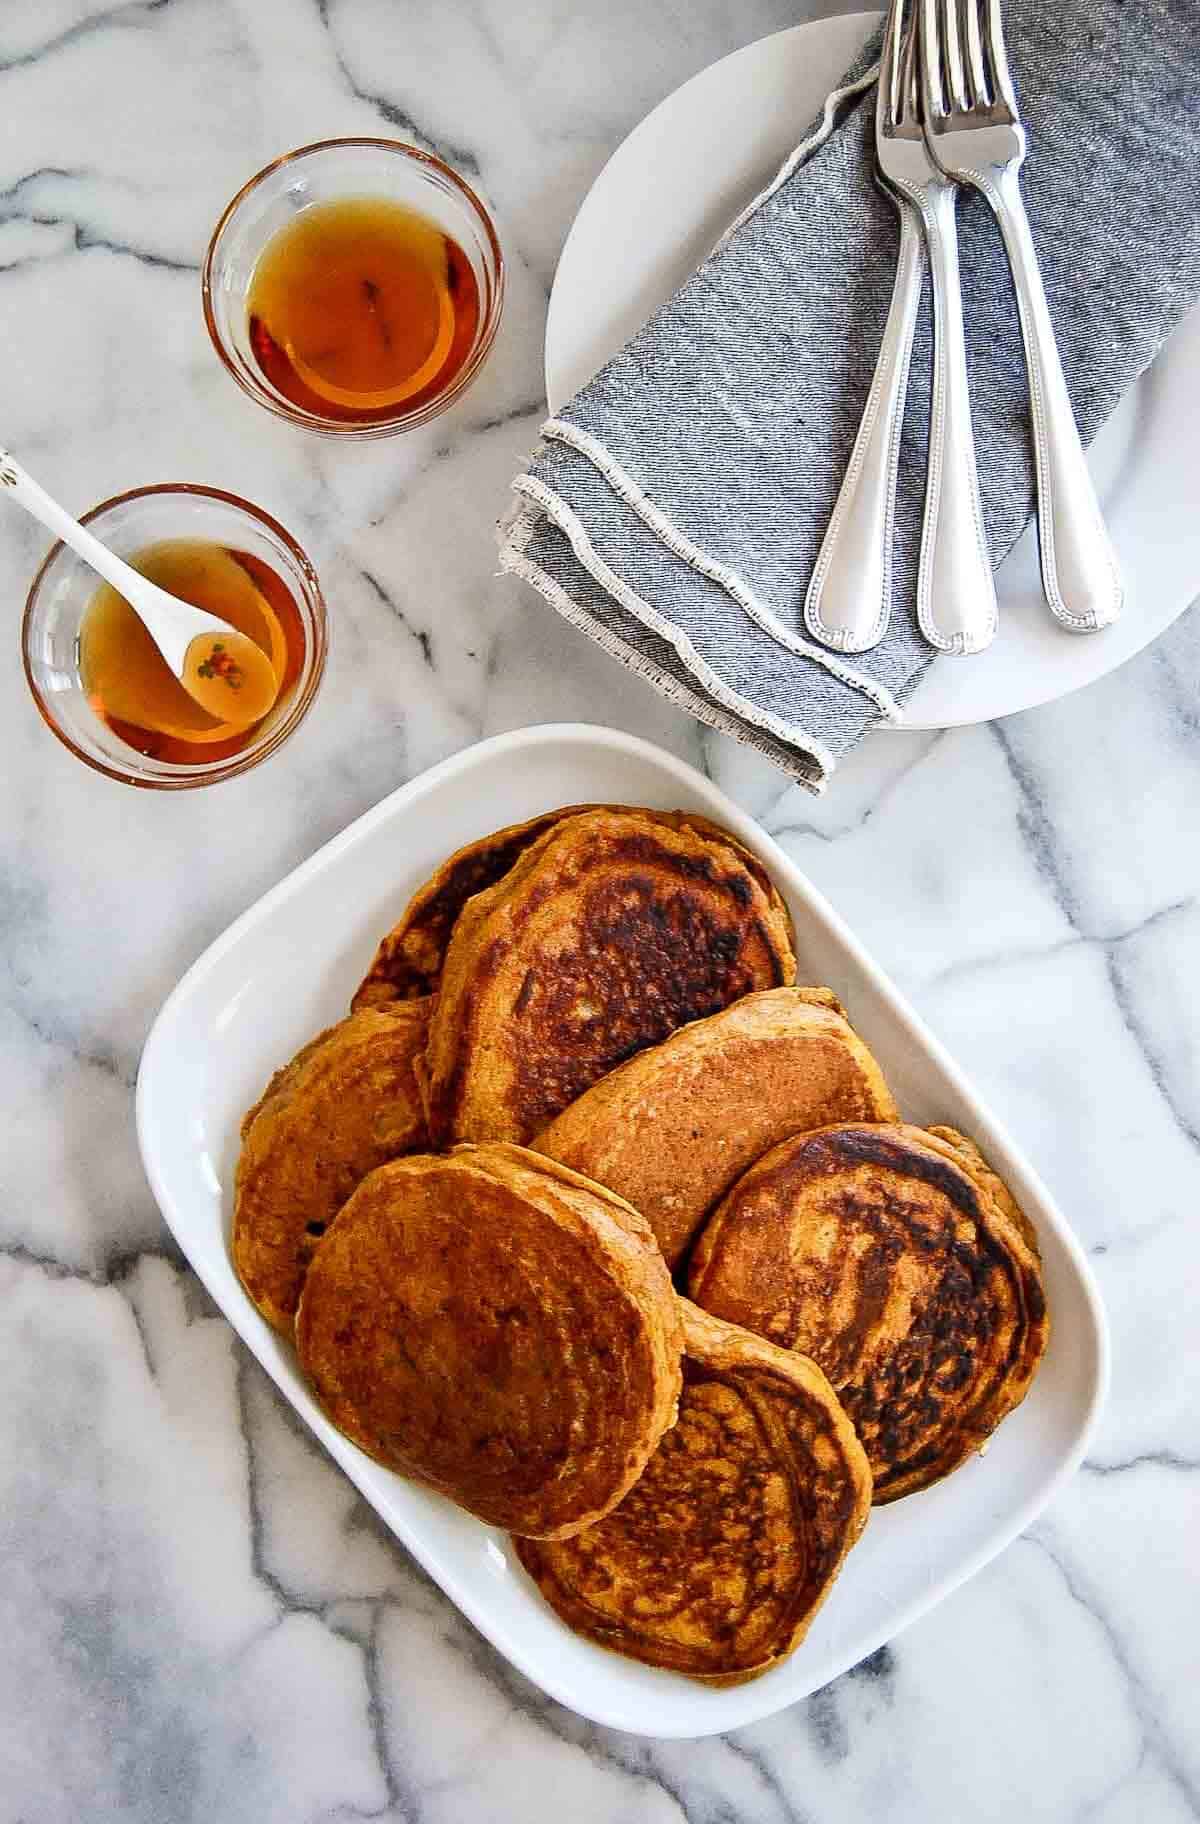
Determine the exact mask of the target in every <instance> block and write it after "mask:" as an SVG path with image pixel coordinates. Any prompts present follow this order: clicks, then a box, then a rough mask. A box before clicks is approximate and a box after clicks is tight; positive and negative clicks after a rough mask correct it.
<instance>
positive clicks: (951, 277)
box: [914, 182, 996, 654]
mask: <svg viewBox="0 0 1200 1824" xmlns="http://www.w3.org/2000/svg"><path fill="white" fill-rule="evenodd" d="M957 196H958V189H957V186H956V185H954V184H951V183H945V182H938V183H930V184H927V185H924V186H922V187H921V188H920V189H919V190H917V191H914V197H915V200H916V201H917V203H918V207H919V208H920V211H921V220H922V224H923V226H924V229H925V239H926V242H927V243H928V246H929V267H930V273H931V276H932V280H933V399H932V406H931V410H930V421H929V469H928V474H927V476H926V480H925V517H924V521H923V523H922V526H921V553H920V558H919V560H918V566H917V620H918V623H919V625H920V628H921V632H922V633H923V634H924V635H925V638H926V639H927V640H928V641H929V643H930V645H931V646H936V647H937V649H938V651H939V652H949V653H956V654H965V653H970V652H982V650H983V648H984V647H985V646H987V645H988V644H990V642H991V640H992V638H993V636H994V635H995V632H996V586H995V583H994V582H993V580H992V565H991V559H990V558H989V556H988V545H987V533H986V531H985V530H984V524H983V507H982V505H981V503H980V499H979V476H978V473H977V471H976V467H975V437H974V433H973V431H972V429H971V395H970V392H969V390H968V386H967V355H966V345H965V342H964V339H963V318H962V291H961V289H960V286H959V277H958V226H957V221H956V216H955V209H956V203H957Z"/></svg>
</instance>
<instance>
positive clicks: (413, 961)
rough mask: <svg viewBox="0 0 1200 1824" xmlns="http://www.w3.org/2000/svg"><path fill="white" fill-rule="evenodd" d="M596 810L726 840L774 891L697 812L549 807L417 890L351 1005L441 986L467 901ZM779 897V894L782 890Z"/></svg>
mask: <svg viewBox="0 0 1200 1824" xmlns="http://www.w3.org/2000/svg"><path fill="white" fill-rule="evenodd" d="M594 810H625V811H627V813H628V814H629V815H633V816H638V817H644V818H646V819H647V820H648V821H650V822H656V823H664V824H667V825H669V826H670V827H672V828H678V827H680V826H681V825H683V824H687V825H688V826H689V827H690V828H692V829H696V830H700V831H701V832H702V833H704V834H705V835H709V836H712V837H714V838H716V839H717V840H719V841H721V842H725V843H727V844H728V845H729V846H730V847H731V848H733V849H735V850H736V851H737V853H738V854H739V855H740V856H741V857H742V859H743V861H744V862H745V863H746V865H747V867H748V868H749V869H750V871H751V873H753V874H754V875H755V878H756V879H757V880H758V882H759V884H760V886H761V887H762V889H763V891H764V892H765V893H766V894H768V896H770V895H773V894H774V891H775V890H774V887H773V885H772V882H771V879H770V876H769V875H768V873H767V871H766V869H765V868H764V867H763V865H762V863H761V862H760V861H759V859H758V857H757V856H756V855H754V854H752V853H751V851H750V850H749V849H746V848H744V847H743V846H742V845H741V843H739V842H738V841H737V839H736V838H735V837H733V836H731V835H730V834H729V832H728V831H727V830H724V829H722V828H721V827H720V825H719V824H715V823H713V822H711V821H710V820H709V819H708V818H707V817H702V816H700V815H699V813H698V812H695V811H650V810H643V809H640V808H636V807H635V808H632V809H631V808H630V807H626V806H621V805H594V804H565V805H561V806H560V807H559V808H558V809H557V810H553V811H544V812H543V813H542V815H541V816H540V817H532V818H530V820H529V821H528V822H527V823H514V824H509V825H508V827H507V828H505V829H503V830H496V831H494V832H493V833H492V834H491V835H490V836H483V837H481V838H480V839H479V840H478V841H477V842H469V843H467V844H466V845H465V847H463V848H461V849H458V850H456V851H455V853H454V854H453V855H451V856H450V857H449V859H448V860H447V861H444V862H443V863H442V865H441V867H440V868H439V869H438V870H437V872H436V874H434V875H433V876H432V878H431V879H430V880H428V881H427V882H426V883H425V885H424V886H423V887H420V888H418V890H417V892H416V893H414V895H413V897H412V898H411V900H410V901H409V903H408V905H407V907H406V908H405V911H404V914H403V916H402V918H401V919H400V921H399V923H398V924H396V925H395V926H393V928H392V930H390V931H389V932H388V934H387V936H386V937H385V938H384V939H383V940H382V942H381V943H380V945H379V948H378V950H377V951H376V952H375V956H374V959H373V961H372V963H371V967H370V969H369V970H368V971H367V974H366V976H365V977H364V978H363V981H362V982H361V983H360V985H359V987H358V989H357V990H356V992H355V995H354V999H353V1001H352V1003H351V1005H352V1007H354V1008H359V1007H379V1006H384V1005H386V1004H387V1003H388V1002H389V1001H395V1000H411V999H414V998H415V997H417V996H419V995H425V994H432V993H434V991H435V990H436V988H437V985H438V981H439V979H440V977H441V973H442V965H443V963H444V961H445V956H446V950H447V948H448V946H449V943H450V937H451V933H452V932H453V930H454V926H455V923H456V921H457V919H458V915H459V913H460V912H461V911H462V909H463V907H464V906H465V905H466V903H467V901H468V899H470V898H472V897H473V896H474V895H475V894H476V893H482V892H483V891H484V890H485V888H487V887H491V886H495V884H496V882H497V881H499V880H503V878H504V876H505V875H506V874H507V873H508V871H509V869H510V868H511V867H512V866H513V865H514V863H515V862H517V861H518V860H519V859H520V857H521V856H522V855H523V854H524V853H525V851H526V849H528V848H530V847H531V846H532V844H533V843H535V842H536V841H537V840H538V838H539V837H540V836H544V835H545V834H546V832H547V830H550V829H553V828H554V827H555V825H557V824H560V823H562V822H563V821H564V820H565V819H566V818H568V817H578V816H581V815H582V814H584V813H586V812H588V811H594ZM776 897H777V896H776Z"/></svg>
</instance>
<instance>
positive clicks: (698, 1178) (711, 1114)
mask: <svg viewBox="0 0 1200 1824" xmlns="http://www.w3.org/2000/svg"><path fill="white" fill-rule="evenodd" d="M832 999H833V996H832V995H830V993H829V990H828V989H811V988H772V989H768V990H767V991H766V992H764V993H762V994H751V995H747V996H746V997H745V999H744V1000H741V1001H736V1002H735V1003H734V1005H733V1006H732V1007H727V1008H725V1009H724V1011H723V1012H721V1013H714V1014H712V1015H711V1016H710V1018H708V1019H707V1020H696V1021H694V1022H693V1024H692V1025H690V1026H684V1027H683V1028H682V1029H681V1030H680V1031H679V1032H674V1033H672V1034H671V1036H670V1038H668V1039H664V1040H663V1042H662V1044H661V1045H655V1046H654V1047H653V1048H652V1049H651V1050H649V1051H643V1052H639V1054H638V1055H637V1057H634V1058H630V1060H629V1062H628V1063H626V1064H622V1065H621V1067H620V1068H619V1069H618V1070H614V1071H610V1072H609V1074H608V1076H606V1077H602V1078H601V1079H600V1081H599V1083H596V1084H594V1085H593V1087H592V1088H591V1089H589V1090H588V1091H587V1092H586V1094H584V1095H582V1096H580V1097H579V1098H578V1100H577V1101H575V1102H572V1103H571V1105H570V1107H569V1108H567V1109H564V1111H563V1113H562V1114H561V1115H559V1117H558V1119H557V1120H556V1121H552V1122H551V1124H550V1126H549V1127H548V1128H547V1129H546V1130H545V1132H544V1133H542V1134H540V1135H539V1137H538V1138H537V1140H536V1141H535V1142H534V1148H535V1151H537V1152H539V1153H545V1154H547V1156H548V1157H549V1158H551V1159H557V1160H558V1161H559V1162H560V1164H562V1165H569V1166H571V1167H572V1168H573V1169H574V1170H575V1171H577V1172H585V1173H586V1174H587V1176H588V1177H589V1178H595V1179H597V1180H598V1181H599V1182H600V1183H601V1184H606V1185H608V1187H609V1189H610V1190H614V1191H616V1192H617V1193H618V1194H619V1195H620V1196H622V1197H625V1198H627V1199H628V1201H629V1202H630V1203H632V1204H633V1206H634V1208H635V1209H638V1210H640V1211H641V1212H642V1215H643V1216H644V1217H645V1218H646V1221H647V1222H648V1223H649V1224H650V1227H651V1228H652V1229H653V1230H654V1233H655V1235H656V1236H657V1237H658V1245H659V1247H660V1248H661V1249H662V1251H663V1254H664V1255H665V1257H666V1261H667V1265H668V1266H672V1267H673V1266H674V1265H675V1263H676V1261H678V1259H679V1257H680V1255H681V1254H682V1253H683V1251H684V1249H685V1248H686V1247H687V1244H688V1242H689V1241H690V1240H691V1238H692V1235H693V1234H694V1233H695V1230H696V1229H697V1227H698V1226H699V1224H700V1222H701V1221H702V1220H703V1218H704V1215H705V1213H706V1212H707V1211H708V1210H711V1209H712V1207H713V1205H714V1204H715V1203H717V1202H718V1200H719V1199H720V1198H721V1197H723V1196H724V1194H725V1192H726V1191H727V1190H728V1189H729V1187H730V1185H731V1184H732V1183H733V1182H734V1180H735V1179H736V1178H740V1176H741V1174H742V1173H743V1172H744V1171H745V1170H746V1168H747V1167H748V1166H750V1165H752V1164H753V1163H754V1161H755V1160H756V1159H759V1158H761V1156H762V1154H763V1153H765V1152H766V1151H767V1149H768V1148H769V1147H772V1146H774V1145H776V1144H777V1143H778V1142H779V1141H780V1140H782V1139H784V1138H785V1137H786V1136H787V1135H788V1134H795V1133H801V1132H804V1131H805V1130H806V1129H808V1128H812V1127H827V1126H829V1125H830V1123H831V1122H834V1121H894V1120H897V1119H898V1118H899V1113H898V1110H897V1108H896V1104H895V1103H894V1101H893V1100H892V1095H891V1091H890V1090H889V1089H888V1086H887V1084H886V1083H885V1082H884V1079H883V1073H882V1071H881V1070H880V1068H879V1066H878V1064H877V1063H876V1062H875V1060H874V1058H873V1057H872V1056H871V1054H870V1052H869V1051H868V1050H867V1048H866V1046H865V1045H864V1044H863V1042H862V1040H861V1039H860V1038H859V1037H858V1035H857V1034H856V1033H855V1032H854V1031H853V1029H852V1028H851V1027H850V1025H849V1024H848V1023H847V1021H846V1019H845V1017H844V1016H843V1015H842V1014H841V1013H840V1012H837V1011H834V1010H833V1009H831V1008H830V1006H829V1002H830V1001H831V1000H832ZM835 1007H836V1002H835Z"/></svg>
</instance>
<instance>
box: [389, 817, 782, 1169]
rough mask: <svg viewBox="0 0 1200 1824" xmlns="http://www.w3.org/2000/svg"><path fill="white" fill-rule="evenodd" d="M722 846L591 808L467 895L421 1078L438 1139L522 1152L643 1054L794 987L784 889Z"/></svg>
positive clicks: (654, 820) (678, 829)
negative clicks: (671, 1036)
mask: <svg viewBox="0 0 1200 1824" xmlns="http://www.w3.org/2000/svg"><path fill="white" fill-rule="evenodd" d="M763 878H765V877H762V875H761V864H757V867H756V868H752V867H751V866H750V864H749V862H748V861H747V860H746V859H745V858H744V856H743V854H742V853H741V852H740V850H738V849H736V848H734V847H732V846H731V845H730V844H729V843H728V842H727V841H726V840H725V839H724V838H723V837H719V836H716V835H708V834H706V833H703V832H702V831H701V830H699V829H696V828H694V827H692V825H691V824H689V823H685V822H682V821H680V822H679V823H678V824H676V823H675V822H674V821H673V820H668V819H666V818H662V817H650V816H648V815H647V814H646V813H640V812H632V813H631V812H623V811H592V812H589V813H587V814H585V815H582V816H577V817H572V818H569V819H567V820H566V821H565V822H563V823H562V824H560V825H559V826H558V827H557V828H555V829H552V830H550V831H548V832H547V833H546V834H545V835H543V836H542V837H541V838H540V839H539V840H538V841H537V842H536V843H534V844H533V846H532V847H531V848H529V849H528V850H527V851H526V852H525V854H524V855H523V856H522V857H521V859H520V860H519V861H518V862H517V863H516V864H515V866H514V867H513V868H512V869H510V871H509V873H508V874H507V875H506V876H505V878H504V879H503V880H502V881H500V882H498V883H497V885H496V886H494V887H491V888H489V889H488V890H487V891H486V892H484V893H478V894H476V895H475V897H474V898H473V899H471V900H469V901H468V902H467V904H466V906H465V907H464V908H463V911H462V912H461V914H460V915H459V919H458V922H457V924H456V926H455V929H454V936H453V938H452V939H451V943H450V949H449V951H448V953H447V956H446V964H445V969H444V971H443V974H442V980H441V986H440V988H439V991H438V996H437V1005H436V1008H435V1011H434V1015H433V1018H432V1020H431V1022H430V1029H429V1047H428V1051H427V1053H426V1056H425V1060H424V1064H423V1066H422V1068H421V1071H420V1080H421V1084H422V1090H423V1092H424V1094H425V1099H426V1114H427V1116H428V1119H429V1131H430V1135H431V1137H432V1139H433V1141H434V1144H435V1145H442V1144H445V1143H446V1142H447V1141H449V1140H513V1141H517V1142H526V1141H528V1140H530V1139H532V1138H533V1136H534V1135H535V1134H537V1133H539V1132H540V1131H541V1130H542V1128H544V1127H545V1126H546V1125H547V1123H548V1122H550V1121H551V1120H553V1118H554V1116H555V1115H557V1114H558V1113H559V1112H560V1111H561V1110H562V1109H563V1108H565V1107H566V1105H567V1104H568V1103H569V1102H573V1101H574V1100H575V1098H576V1096H578V1095H581V1094H582V1093H583V1091H584V1090H585V1089H589V1088H590V1087H591V1085H592V1084H593V1083H594V1082H596V1081H597V1080H598V1079H599V1078H600V1077H602V1076H603V1075H604V1074H605V1072H606V1071H608V1070H611V1069H612V1067H613V1065H614V1064H618V1063H620V1062H622V1061H623V1060H624V1059H625V1058H627V1057H630V1056H632V1055H633V1054H634V1053H635V1052H638V1051H642V1050H644V1049H645V1047H646V1046H648V1045H653V1044H656V1043H657V1042H658V1041H659V1040H660V1039H664V1038H666V1036H667V1034H668V1033H670V1032H673V1031H674V1030H675V1029H676V1028H677V1027H679V1026H682V1025H686V1024H687V1023H688V1021H690V1020H694V1019H700V1018H703V1017H704V1016H706V1015H707V1014H710V1013H716V1012H717V1011H718V1010H719V1009H720V1008H722V1007H726V1006H728V1005H729V1004H730V1003H731V1002H733V1001H736V1000H740V999H741V997H742V996H743V995H746V994H751V993H754V992H755V991H756V990H759V989H762V988H774V987H777V986H779V985H780V984H781V983H783V982H790V981H791V980H792V978H793V976H794V974H795V957H794V955H793V951H792V944H791V927H790V923H789V921H788V918H787V915H786V912H785V910H784V908H783V905H782V902H781V901H780V900H779V897H778V895H777V894H776V893H775V892H774V889H770V890H768V889H767V888H766V887H765V886H764V884H763Z"/></svg>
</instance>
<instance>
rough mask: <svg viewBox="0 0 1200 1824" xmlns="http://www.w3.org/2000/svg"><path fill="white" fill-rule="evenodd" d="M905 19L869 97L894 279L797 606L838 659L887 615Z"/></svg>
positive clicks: (917, 144) (910, 268)
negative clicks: (838, 481) (841, 470)
mask: <svg viewBox="0 0 1200 1824" xmlns="http://www.w3.org/2000/svg"><path fill="white" fill-rule="evenodd" d="M903 12H904V0H892V4H891V5H890V7H889V8H888V15H887V24H886V25H885V27H884V33H883V49H882V51H881V52H880V58H879V86H878V88H877V90H876V94H875V168H876V176H877V178H878V180H879V183H880V187H881V188H882V189H883V190H884V191H885V192H886V194H887V195H888V196H890V197H891V199H892V201H893V202H894V203H895V205H896V211H897V214H898V215H899V217H900V251H899V254H898V256H897V260H896V278H895V282H894V284H893V286H892V301H891V303H890V305H889V306H888V314H887V322H886V323H885V324H884V329H883V340H882V342H881V343H880V346H879V356H878V359H877V360H876V363H875V372H874V374H873V375H872V376H871V386H870V391H869V392H868V394H867V402H866V405H865V406H864V407H863V415H862V421H861V423H860V424H859V427H858V434H857V436H856V437H855V439H854V448H853V450H852V451H851V453H850V461H849V463H848V465H847V468H846V473H845V476H844V477H843V480H842V485H841V488H840V490H839V492H838V497H837V503H836V505H835V506H834V509H833V514H832V516H831V518H830V521H829V526H828V528H827V530H826V533H825V537H824V540H823V541H822V544H821V549H820V552H819V554H818V556H817V562H816V565H815V567H814V569H813V573H812V577H811V579H810V581H809V585H808V592H807V594H806V595H805V598H804V621H805V625H806V626H807V628H808V631H809V632H810V633H811V634H812V636H813V638H814V639H817V640H820V641H821V642H822V643H823V644H824V645H826V646H832V647H834V648H835V649H836V650H837V651H839V652H865V651H866V650H867V649H868V647H871V646H874V645H876V644H877V642H878V641H879V640H880V639H882V637H883V635H884V633H885V632H886V631H887V624H888V621H889V619H890V617H891V611H892V538H893V530H894V520H895V511H896V476H897V473H898V471H899V466H900V432H901V429H902V428H903V423H904V400H905V395H906V394H907V392H908V369H909V363H910V360H911V358H912V344H913V331H914V330H915V328H916V325H917V310H918V307H919V305H920V302H921V274H922V267H923V253H924V243H923V241H922V238H921V217H920V214H919V213H918V211H917V208H916V205H915V203H913V202H911V201H910V200H909V196H908V194H907V186H908V184H909V183H910V181H911V180H912V178H913V177H915V178H916V180H917V181H920V178H921V174H922V172H923V170H924V168H925V164H926V160H925V158H924V147H923V145H922V144H921V124H920V121H919V119H918V120H916V121H915V122H914V121H913V120H910V119H906V118H905V108H904V105H903V103H904V97H903V95H902V92H901V88H900V73H901V68H902V65H903V18H902V15H903Z"/></svg>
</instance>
